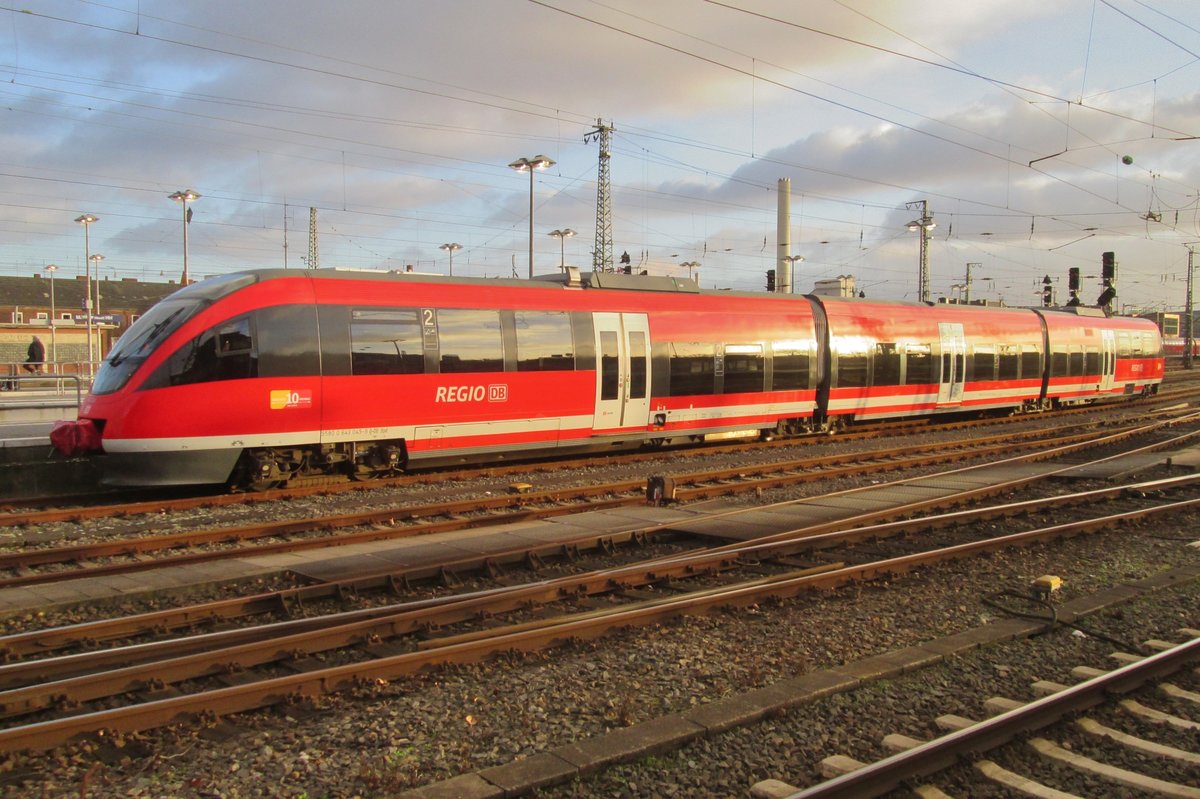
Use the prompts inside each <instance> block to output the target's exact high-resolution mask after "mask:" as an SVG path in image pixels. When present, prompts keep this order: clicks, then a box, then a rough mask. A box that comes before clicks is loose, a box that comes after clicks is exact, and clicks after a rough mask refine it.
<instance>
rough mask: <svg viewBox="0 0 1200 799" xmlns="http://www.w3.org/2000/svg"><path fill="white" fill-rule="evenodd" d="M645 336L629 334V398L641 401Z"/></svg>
mask: <svg viewBox="0 0 1200 799" xmlns="http://www.w3.org/2000/svg"><path fill="white" fill-rule="evenodd" d="M647 363H648V359H647V355H646V334H645V333H642V332H641V331H634V332H631V333H630V334H629V398H630V399H643V398H644V397H645V396H646V365H647Z"/></svg>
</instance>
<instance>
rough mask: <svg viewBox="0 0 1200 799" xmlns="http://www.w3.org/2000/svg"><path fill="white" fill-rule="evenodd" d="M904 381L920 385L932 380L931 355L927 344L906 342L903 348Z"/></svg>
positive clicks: (911, 384)
mask: <svg viewBox="0 0 1200 799" xmlns="http://www.w3.org/2000/svg"><path fill="white" fill-rule="evenodd" d="M904 362H905V372H904V383H905V385H909V386H920V385H925V384H928V383H932V382H933V356H932V354H931V351H930V347H929V345H928V344H908V345H906V346H905V348H904Z"/></svg>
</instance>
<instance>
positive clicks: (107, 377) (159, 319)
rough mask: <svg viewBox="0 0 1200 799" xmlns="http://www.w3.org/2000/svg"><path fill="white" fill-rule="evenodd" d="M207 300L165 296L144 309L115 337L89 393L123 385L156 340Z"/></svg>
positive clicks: (107, 390)
mask: <svg viewBox="0 0 1200 799" xmlns="http://www.w3.org/2000/svg"><path fill="white" fill-rule="evenodd" d="M208 304H209V303H208V302H207V301H206V300H200V301H197V300H195V299H175V298H172V297H168V298H167V299H165V300H163V301H162V302H160V303H158V304H157V305H155V306H154V307H153V308H151V309H150V310H149V311H147V312H146V313H145V314H144V315H143V316H142V317H141V318H139V319H138V320H137V321H136V322H134V324H133V326H132V327H130V328H129V332H128V333H126V334H125V335H123V336H121V338H119V339H117V343H116V345H114V346H113V348H112V350H111V351H110V352H109V353H108V357H107V358H105V359H104V362H103V363H102V364H101V365H100V371H99V372H97V373H96V380H95V382H94V383H92V393H93V394H111V393H112V392H114V391H117V390H118V389H120V388H121V387H122V386H124V385H125V383H126V382H128V380H129V378H130V376H131V375H133V373H134V371H136V370H137V368H138V367H139V366H141V365H142V363H143V362H144V361H145V360H146V356H148V355H149V354H150V353H151V352H153V351H154V348H155V347H156V346H157V345H158V343H159V342H161V341H163V340H164V339H166V338H167V336H169V335H171V333H172V332H174V331H175V330H176V329H177V328H178V327H179V326H180V325H182V324H183V323H184V322H186V321H187V320H188V319H190V318H191V317H192V316H194V315H195V314H196V312H197V311H199V310H200V309H201V308H204V307H206V306H207V305H208Z"/></svg>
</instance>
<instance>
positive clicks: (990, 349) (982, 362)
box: [971, 344, 996, 380]
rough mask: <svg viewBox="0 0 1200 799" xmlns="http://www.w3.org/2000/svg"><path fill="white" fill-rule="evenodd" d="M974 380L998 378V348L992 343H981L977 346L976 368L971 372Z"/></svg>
mask: <svg viewBox="0 0 1200 799" xmlns="http://www.w3.org/2000/svg"><path fill="white" fill-rule="evenodd" d="M971 379H972V380H995V379H996V348H995V346H993V345H991V344H981V345H979V346H978V347H976V348H975V368H974V371H973V372H972V373H971Z"/></svg>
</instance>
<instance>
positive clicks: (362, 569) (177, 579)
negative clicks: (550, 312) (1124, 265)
mask: <svg viewBox="0 0 1200 799" xmlns="http://www.w3.org/2000/svg"><path fill="white" fill-rule="evenodd" d="M1198 453H1200V448H1197V447H1192V448H1190V449H1187V450H1176V451H1173V452H1163V453H1161V454H1159V455H1158V456H1157V461H1158V462H1159V463H1167V462H1168V461H1170V462H1173V463H1177V464H1178V463H1179V462H1180V461H1185V462H1186V461H1189V460H1191V461H1194V460H1195V459H1196V456H1197V454H1198ZM1070 468H1071V466H1070V464H1063V463H1053V462H1045V463H1014V464H1003V463H1001V464H990V465H984V466H980V467H974V468H967V469H962V470H959V471H956V472H952V473H948V474H941V475H933V476H929V477H918V478H912V479H908V480H900V481H895V482H891V483H885V484H882V485H879V486H869V487H866V488H862V489H854V490H850V491H844V492H839V493H835V494H826V495H822V496H816V497H810V498H807V499H801V500H793V501H787V502H779V503H774V504H766V505H762V506H760V507H758V508H754V509H752V510H749V511H747V508H746V506H745V505H739V504H735V503H733V502H730V501H727V500H711V501H707V502H699V503H695V504H691V505H686V506H666V507H654V506H646V507H638V508H618V509H612V510H597V511H590V512H584V513H578V514H574V515H570V516H561V517H556V518H552V519H546V520H540V521H526V522H517V523H512V524H506V525H497V526H493V527H481V528H474V529H470V530H459V531H454V532H446V533H433V534H429V535H418V536H410V537H404V538H397V539H393V540H384V541H373V542H370V543H363V544H351V545H345V546H338V545H336V539H334V540H333V541H331V545H330V546H329V547H324V548H321V549H313V550H305V551H301V552H291V553H282V554H264V555H254V554H247V555H243V556H241V557H237V558H230V559H226V560H221V561H214V562H210V563H201V564H195V565H185V566H165V567H163V568H159V569H154V570H151V571H144V572H137V573H130V574H117V575H110V576H97V577H80V578H76V579H64V580H60V581H57V582H54V583H47V584H44V585H34V586H29V587H16V588H6V589H0V617H6V616H13V615H20V614H24V613H28V612H31V611H37V610H46V609H51V608H63V609H65V608H68V607H71V606H77V605H81V604H85V603H86V604H90V605H93V606H94V605H96V604H103V603H105V602H114V603H118V602H120V601H122V600H123V599H126V598H130V597H133V596H152V595H160V596H174V595H177V594H180V593H187V592H188V590H189V589H199V588H202V587H206V586H212V585H218V584H228V583H231V582H236V581H243V580H254V579H258V578H266V577H273V576H277V575H292V576H295V577H299V578H301V579H302V580H305V581H312V582H325V581H338V580H351V579H359V578H365V577H375V576H382V575H390V574H399V573H402V572H407V571H413V570H417V571H419V570H422V569H426V568H428V569H434V568H436V567H439V566H442V565H445V564H450V568H451V569H452V568H453V564H454V563H455V562H458V563H460V564H463V567H464V568H466V567H467V566H468V565H479V564H481V563H482V562H484V561H485V560H486V561H491V562H495V563H503V562H504V560H505V557H510V558H511V557H514V556H513V555H512V553H515V552H524V551H526V550H529V549H531V548H538V547H570V546H572V545H576V546H580V547H583V546H592V545H594V544H595V542H596V541H597V540H598V539H608V540H612V541H614V542H622V541H625V540H628V539H629V538H631V537H633V536H635V535H637V534H639V533H648V532H652V531H677V532H680V533H686V534H692V535H699V536H704V537H707V538H710V539H713V540H716V541H718V542H739V541H740V542H746V541H751V540H754V539H756V538H761V537H765V536H770V535H776V534H780V533H785V532H793V531H798V530H803V529H811V528H814V527H816V526H818V525H841V526H846V525H849V524H851V523H853V522H854V520H855V517H862V516H863V515H864V514H871V513H886V514H887V515H889V516H890V517H899V516H901V515H906V514H910V513H912V512H913V511H914V510H916V506H917V505H919V504H920V503H925V502H929V501H930V500H944V499H947V498H949V497H952V496H954V495H956V494H961V493H964V492H973V491H977V490H979V489H982V488H986V487H988V486H991V485H995V484H997V483H1000V482H1004V481H1007V480H1013V479H1031V480H1036V479H1040V478H1046V477H1050V476H1051V475H1058V474H1061V473H1063V472H1065V471H1066V470H1068V469H1070ZM1108 468H1109V470H1110V471H1111V472H1112V473H1114V474H1117V473H1119V472H1121V471H1122V470H1125V469H1126V468H1127V465H1126V464H1123V463H1122V459H1121V458H1116V459H1112V460H1111V461H1110V462H1109V467H1108ZM1193 468H1195V467H1193ZM1089 478H1090V479H1097V476H1096V475H1095V474H1089ZM1100 479H1103V478H1100ZM13 534H14V535H19V533H16V532H15V531H14V533H13Z"/></svg>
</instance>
